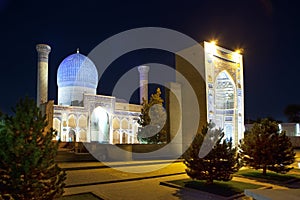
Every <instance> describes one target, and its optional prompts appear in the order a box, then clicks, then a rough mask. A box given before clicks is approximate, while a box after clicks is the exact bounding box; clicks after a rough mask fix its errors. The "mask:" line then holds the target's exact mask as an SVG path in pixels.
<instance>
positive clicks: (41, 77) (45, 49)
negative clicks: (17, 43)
mask: <svg viewBox="0 0 300 200" xmlns="http://www.w3.org/2000/svg"><path fill="white" fill-rule="evenodd" d="M36 50H37V52H38V75H37V99H36V102H37V106H40V105H41V104H42V103H45V102H47V101H48V57H49V53H50V51H51V47H50V46H49V45H46V44H38V45H36Z"/></svg>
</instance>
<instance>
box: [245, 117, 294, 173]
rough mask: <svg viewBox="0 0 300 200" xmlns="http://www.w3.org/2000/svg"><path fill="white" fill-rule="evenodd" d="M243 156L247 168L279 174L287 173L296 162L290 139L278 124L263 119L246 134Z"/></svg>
mask: <svg viewBox="0 0 300 200" xmlns="http://www.w3.org/2000/svg"><path fill="white" fill-rule="evenodd" d="M240 149H241V155H242V158H243V162H244V164H245V165H246V166H249V167H252V168H254V169H263V175H266V173H267V170H271V171H275V172H278V173H286V172H288V171H289V170H290V169H292V168H290V167H288V166H289V165H290V164H292V163H293V162H294V160H295V153H294V151H293V148H292V144H291V142H290V139H289V138H288V137H287V136H286V135H285V133H284V132H280V130H279V127H278V123H277V122H276V121H272V120H269V119H262V120H261V121H260V122H257V123H254V124H253V127H252V128H251V129H250V130H249V131H248V132H247V134H245V137H244V139H243V140H242V143H241V148H240Z"/></svg>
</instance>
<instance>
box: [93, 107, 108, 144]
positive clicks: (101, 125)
mask: <svg viewBox="0 0 300 200" xmlns="http://www.w3.org/2000/svg"><path fill="white" fill-rule="evenodd" d="M91 141H97V142H100V143H109V115H108V113H107V112H106V111H105V110H104V109H103V108H101V107H97V108H95V109H94V110H93V112H92V116H91Z"/></svg>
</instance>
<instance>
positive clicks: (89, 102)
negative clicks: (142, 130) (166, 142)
mask: <svg viewBox="0 0 300 200" xmlns="http://www.w3.org/2000/svg"><path fill="white" fill-rule="evenodd" d="M137 75H138V72H137ZM147 77H148V76H147ZM146 81H147V80H146ZM57 86H58V105H54V107H53V128H54V129H55V130H56V131H57V132H58V135H57V138H56V139H57V140H61V141H63V142H73V141H76V142H97V143H109V144H122V143H138V141H137V130H138V126H139V125H138V123H137V119H138V117H139V115H140V111H141V106H140V105H132V104H128V103H123V102H118V100H117V99H116V98H115V97H112V96H104V95H96V89H97V86H98V72H97V68H96V66H95V64H94V63H93V62H92V61H91V60H90V59H89V58H87V57H86V56H84V55H82V54H80V53H79V51H77V53H75V54H72V55H70V56H68V57H66V58H65V59H64V60H63V61H62V62H61V64H60V65H59V68H58V71H57ZM143 92H144V93H148V91H143Z"/></svg>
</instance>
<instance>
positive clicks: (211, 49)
mask: <svg viewBox="0 0 300 200" xmlns="http://www.w3.org/2000/svg"><path fill="white" fill-rule="evenodd" d="M206 51H207V52H208V53H211V54H216V53H217V47H216V41H211V42H210V43H208V44H207V48H206Z"/></svg>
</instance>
